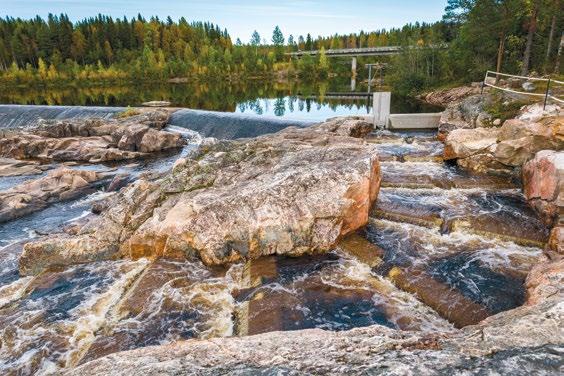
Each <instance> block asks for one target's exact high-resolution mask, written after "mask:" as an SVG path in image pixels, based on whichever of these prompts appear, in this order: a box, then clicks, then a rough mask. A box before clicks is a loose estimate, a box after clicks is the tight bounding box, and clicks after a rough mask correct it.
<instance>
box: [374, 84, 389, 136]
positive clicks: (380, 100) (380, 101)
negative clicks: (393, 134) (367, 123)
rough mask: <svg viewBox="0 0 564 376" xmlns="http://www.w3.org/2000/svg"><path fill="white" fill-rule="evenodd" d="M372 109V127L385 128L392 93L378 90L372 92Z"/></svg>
mask: <svg viewBox="0 0 564 376" xmlns="http://www.w3.org/2000/svg"><path fill="white" fill-rule="evenodd" d="M372 98H373V106H372V107H373V109H372V110H373V111H374V127H376V128H387V127H388V122H389V121H390V103H391V100H392V93H390V92H389V91H380V92H375V93H373V94H372Z"/></svg>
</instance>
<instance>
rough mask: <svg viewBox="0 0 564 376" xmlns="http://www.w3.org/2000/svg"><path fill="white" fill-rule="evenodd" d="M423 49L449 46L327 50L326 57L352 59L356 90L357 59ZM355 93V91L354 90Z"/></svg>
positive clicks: (302, 53)
mask: <svg viewBox="0 0 564 376" xmlns="http://www.w3.org/2000/svg"><path fill="white" fill-rule="evenodd" d="M422 48H440V49H444V48H448V45H447V44H444V43H443V44H436V45H430V46H425V47H422V46H383V47H365V48H341V49H329V50H325V56H327V57H352V61H351V73H352V81H351V87H352V88H354V86H355V81H356V59H357V58H358V57H359V56H389V55H398V54H400V53H401V52H402V50H404V49H422ZM320 53H321V50H311V51H296V52H288V53H286V55H287V56H291V57H295V58H301V57H303V56H305V55H309V56H316V55H319V54H320ZM375 65H377V64H367V66H369V68H370V69H372V66H375ZM352 91H354V89H352Z"/></svg>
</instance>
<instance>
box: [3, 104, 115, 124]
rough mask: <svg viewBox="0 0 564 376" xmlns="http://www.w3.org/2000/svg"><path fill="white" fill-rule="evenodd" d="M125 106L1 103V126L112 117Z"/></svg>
mask: <svg viewBox="0 0 564 376" xmlns="http://www.w3.org/2000/svg"><path fill="white" fill-rule="evenodd" d="M123 110H125V108H124V107H89V106H35V105H15V104H6V105H0V128H17V127H30V126H34V125H36V124H37V123H38V122H39V121H40V120H42V119H45V120H63V119H75V118H81V119H83V118H93V117H102V118H110V117H112V116H114V115H115V114H116V113H118V112H122V111H123Z"/></svg>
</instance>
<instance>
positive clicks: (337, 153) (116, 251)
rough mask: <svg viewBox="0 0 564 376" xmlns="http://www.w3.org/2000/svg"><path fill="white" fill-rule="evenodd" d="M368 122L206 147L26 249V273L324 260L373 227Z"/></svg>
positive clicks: (374, 174) (374, 182)
mask: <svg viewBox="0 0 564 376" xmlns="http://www.w3.org/2000/svg"><path fill="white" fill-rule="evenodd" d="M370 129H371V126H370V124H369V123H367V122H366V121H364V120H358V119H353V120H351V119H346V118H341V119H332V120H331V121H330V122H327V123H322V124H318V125H315V126H312V127H310V128H307V129H298V128H288V129H285V130H283V131H281V132H279V133H276V134H273V135H267V136H262V137H258V138H254V139H247V140H238V141H229V142H227V141H226V142H217V143H215V144H211V145H210V144H208V145H202V146H201V147H200V148H199V150H197V151H196V152H195V153H194V154H193V155H191V157H190V158H186V159H179V160H178V161H177V162H176V164H175V165H174V167H173V169H172V171H171V172H170V173H168V174H167V175H166V176H164V177H162V178H160V179H158V180H156V181H149V180H143V179H141V180H138V181H136V182H135V183H133V184H131V185H129V186H127V187H125V188H123V189H122V190H121V191H120V193H119V194H118V195H116V196H115V198H114V199H113V201H112V203H111V204H110V205H107V207H108V208H109V209H108V210H107V211H105V212H103V213H102V215H100V216H98V217H95V218H94V219H93V220H92V221H90V222H88V223H87V224H85V225H84V226H83V227H82V228H81V229H80V230H79V231H78V234H77V235H76V236H66V235H56V236H51V237H48V238H46V239H44V240H41V241H38V242H34V243H28V244H26V246H25V248H24V251H23V253H22V256H21V258H20V263H19V268H20V273H22V274H24V275H29V274H35V273H38V272H40V271H41V270H43V269H44V268H47V267H49V266H53V265H67V264H72V263H80V262H89V261H96V260H103V259H110V258H111V259H115V258H133V259H137V258H141V257H150V258H157V257H165V258H176V259H185V258H200V259H201V260H202V261H204V262H205V263H206V264H208V265H217V264H224V263H229V262H234V261H238V260H240V259H253V258H258V257H260V256H262V255H271V254H287V255H301V254H305V253H316V252H325V251H328V250H330V249H331V248H332V247H333V246H334V245H335V244H336V243H337V242H338V241H339V240H340V239H341V238H342V237H343V236H345V235H346V234H348V233H350V232H352V231H354V230H356V229H358V228H360V227H361V226H363V225H365V224H366V223H367V222H368V214H369V210H370V207H371V205H372V203H373V202H374V201H375V200H376V198H377V195H378V190H379V187H380V165H379V162H378V154H377V150H376V147H375V146H374V145H371V144H368V143H367V142H366V141H364V140H363V139H361V138H353V137H350V136H349V135H355V136H363V135H364V134H366V133H367V132H368V131H370Z"/></svg>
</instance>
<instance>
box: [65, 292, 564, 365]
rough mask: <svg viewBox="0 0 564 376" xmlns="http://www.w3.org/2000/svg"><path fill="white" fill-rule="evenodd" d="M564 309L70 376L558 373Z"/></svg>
mask: <svg viewBox="0 0 564 376" xmlns="http://www.w3.org/2000/svg"><path fill="white" fill-rule="evenodd" d="M562 316H563V315H562V307H561V306H559V305H558V304H557V303H556V302H555V301H553V300H551V301H548V302H544V303H542V304H538V305H535V306H529V307H523V308H519V309H516V310H513V311H510V312H507V313H501V314H498V315H496V316H492V317H491V318H489V319H487V320H485V321H484V322H483V323H480V324H479V325H476V326H470V327H467V328H465V329H464V330H461V331H458V332H456V333H453V334H447V335H440V336H433V335H429V334H426V333H417V332H405V331H397V330H393V329H389V328H386V327H383V326H381V325H373V326H369V327H365V328H357V329H353V330H349V331H342V332H331V331H325V330H319V329H312V330H301V331H290V332H270V333H267V334H261V335H255V336H249V337H232V338H219V339H211V340H205V341H202V340H197V341H180V342H177V343H174V344H170V345H165V346H155V347H146V348H142V349H138V350H134V351H128V352H122V353H118V354H113V355H110V356H107V357H104V358H101V359H98V360H95V361H92V362H89V363H86V364H84V365H82V366H81V367H79V368H76V369H73V370H70V371H69V372H68V374H69V375H109V374H112V375H127V374H131V373H134V372H138V371H139V370H143V372H144V373H145V374H149V375H157V374H158V375H163V374H166V375H172V374H178V373H190V372H192V371H193V370H194V369H196V368H197V369H198V373H199V374H202V375H214V374H218V373H223V374H230V373H241V374H245V373H264V374H270V373H284V374H291V375H301V374H309V373H315V374H323V375H324V374H335V373H336V372H338V373H340V374H351V375H362V374H372V373H382V374H384V373H386V374H390V373H391V374H406V373H408V374H409V373H412V374H462V373H464V374H471V375H474V374H476V375H478V374H481V373H483V371H484V369H487V370H497V371H498V372H500V373H507V372H510V373H512V374H519V375H526V374H531V373H535V372H536V373H547V374H551V373H558V372H559V371H560V367H561V356H560V353H561V351H562V348H563V346H562V336H561V334H562V332H561V328H559V325H560V323H561V320H562Z"/></svg>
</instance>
